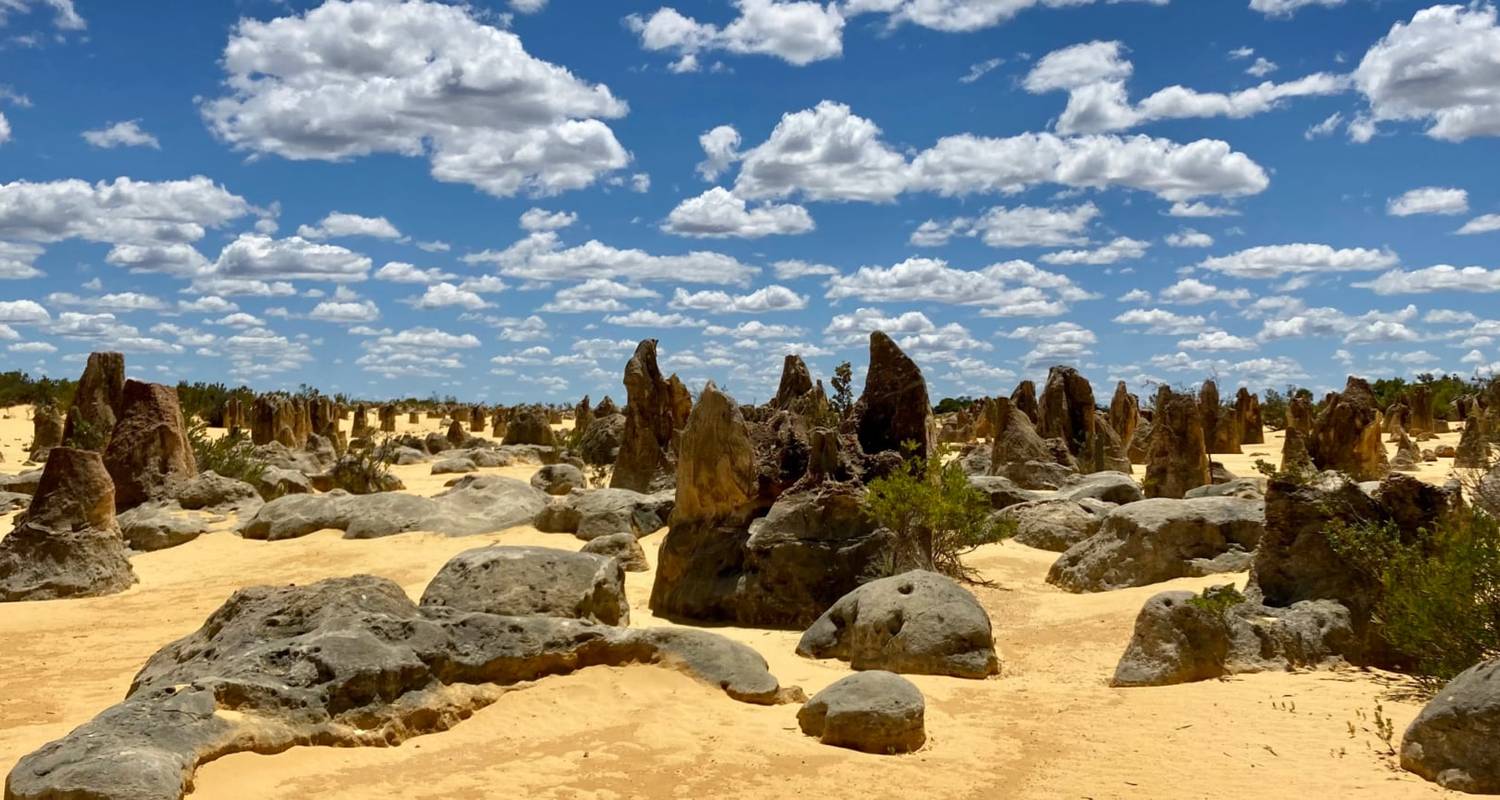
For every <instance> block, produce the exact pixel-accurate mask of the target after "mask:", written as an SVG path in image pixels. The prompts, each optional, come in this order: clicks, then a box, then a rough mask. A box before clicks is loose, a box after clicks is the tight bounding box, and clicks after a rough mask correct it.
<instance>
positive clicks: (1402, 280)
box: [1354, 264, 1500, 294]
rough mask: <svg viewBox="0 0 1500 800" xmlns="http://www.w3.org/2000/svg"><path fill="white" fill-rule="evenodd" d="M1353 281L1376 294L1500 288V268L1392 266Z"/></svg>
mask: <svg viewBox="0 0 1500 800" xmlns="http://www.w3.org/2000/svg"><path fill="white" fill-rule="evenodd" d="M1354 285H1355V286H1358V287H1360V288H1363V289H1369V290H1371V291H1373V292H1375V293H1376V294H1426V293H1429V292H1500V269H1485V268H1483V267H1451V266H1448V265H1447V264H1439V265H1437V266H1434V267H1427V268H1426V269H1415V270H1409V271H1402V270H1392V271H1390V272H1387V273H1385V274H1383V275H1381V276H1380V277H1378V278H1376V279H1374V280H1372V281H1366V282H1364V283H1356V284H1354Z"/></svg>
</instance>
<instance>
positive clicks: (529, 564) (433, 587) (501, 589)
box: [422, 546, 630, 625]
mask: <svg viewBox="0 0 1500 800" xmlns="http://www.w3.org/2000/svg"><path fill="white" fill-rule="evenodd" d="M439 606H440V607H443V608H451V609H454V610H457V611H479V612H483V613H485V614H499V615H501V616H507V617H531V616H543V617H566V618H569V619H581V620H585V621H588V622H597V623H599V624H601V625H629V624H630V602H629V601H627V600H626V599H625V570H624V567H623V565H622V564H620V562H619V561H616V560H615V559H612V558H606V557H604V556H597V555H593V554H592V553H574V552H570V551H567V550H554V549H552V548H549V547H502V546H492V547H478V548H475V549H473V550H465V551H464V552H462V553H459V554H458V555H456V556H454V557H453V558H451V559H449V560H448V563H446V564H444V565H443V568H442V569H440V570H438V574H437V575H436V576H434V577H433V579H432V582H431V583H429V584H427V590H426V591H424V592H423V593H422V607H423V608H432V607H439Z"/></svg>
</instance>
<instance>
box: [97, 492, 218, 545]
mask: <svg viewBox="0 0 1500 800" xmlns="http://www.w3.org/2000/svg"><path fill="white" fill-rule="evenodd" d="M118 521H119V524H120V533H121V534H122V535H123V536H124V537H125V543H126V544H128V545H129V546H130V549H131V550H134V551H136V552H138V553H149V552H152V551H155V550H165V549H167V548H168V547H176V546H178V545H183V544H187V543H188V542H191V541H193V540H194V539H196V538H198V537H199V536H202V535H203V534H205V533H207V532H208V519H206V518H205V517H204V516H203V515H199V514H193V513H190V512H183V511H182V510H181V509H180V508H178V507H176V506H175V504H162V503H148V504H146V505H140V506H136V507H135V508H132V509H130V510H129V511H123V512H121V513H120V515H119V517H118Z"/></svg>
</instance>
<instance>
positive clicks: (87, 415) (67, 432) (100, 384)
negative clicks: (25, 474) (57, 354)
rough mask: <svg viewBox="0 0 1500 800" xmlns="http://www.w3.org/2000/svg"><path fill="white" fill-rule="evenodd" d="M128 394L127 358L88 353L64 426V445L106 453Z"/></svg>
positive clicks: (121, 354)
mask: <svg viewBox="0 0 1500 800" xmlns="http://www.w3.org/2000/svg"><path fill="white" fill-rule="evenodd" d="M124 391H125V355H124V354H123V353H89V360H88V363H87V364H86V365H84V368H83V375H82V376H80V377H79V379H78V388H77V390H75V391H74V393H73V404H72V405H71V406H70V407H69V408H68V419H67V422H66V423H65V424H64V426H63V436H62V440H63V442H65V443H67V445H68V446H69V447H84V448H86V449H89V450H98V451H100V452H103V450H104V448H105V446H106V445H108V444H109V437H110V434H111V432H112V431H113V430H114V428H115V420H116V419H118V418H119V412H120V404H121V402H123V400H124Z"/></svg>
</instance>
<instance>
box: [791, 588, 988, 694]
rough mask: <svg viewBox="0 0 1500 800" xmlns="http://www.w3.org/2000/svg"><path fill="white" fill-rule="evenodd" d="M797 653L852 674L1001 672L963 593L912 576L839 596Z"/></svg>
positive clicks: (974, 606) (981, 618)
mask: <svg viewBox="0 0 1500 800" xmlns="http://www.w3.org/2000/svg"><path fill="white" fill-rule="evenodd" d="M797 654H798V655H802V656H806V657H808V658H837V659H841V660H844V661H848V662H849V665H850V666H851V667H853V668H854V669H859V670H866V669H883V670H890V671H892V672H905V673H911V674H919V675H952V676H955V677H959V678H986V677H988V676H990V675H994V674H996V673H997V672H999V671H1000V658H999V656H997V655H996V654H995V639H994V635H993V632H992V631H991V629H990V617H989V615H988V614H986V613H985V611H984V607H983V606H981V605H979V601H978V600H976V599H974V595H972V594H970V593H969V592H968V591H967V590H966V589H964V588H963V587H962V586H959V585H958V584H957V583H954V582H953V581H952V580H951V579H949V578H947V577H945V576H943V575H939V574H937V573H935V572H925V571H921V570H916V571H912V572H907V573H903V574H901V575H895V576H892V577H889V578H882V579H880V580H875V581H870V582H869V583H866V584H864V585H863V586H860V587H859V588H858V589H855V590H854V591H852V592H850V593H849V594H846V595H844V596H843V597H842V598H840V599H839V601H838V602H837V603H834V604H833V606H832V607H830V608H829V609H828V610H827V611H825V612H824V613H823V615H822V616H820V617H818V619H817V620H816V621H815V622H813V624H812V626H811V627H809V628H808V629H807V630H806V631H805V632H804V633H803V634H802V638H801V640H800V641H798V642H797Z"/></svg>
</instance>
